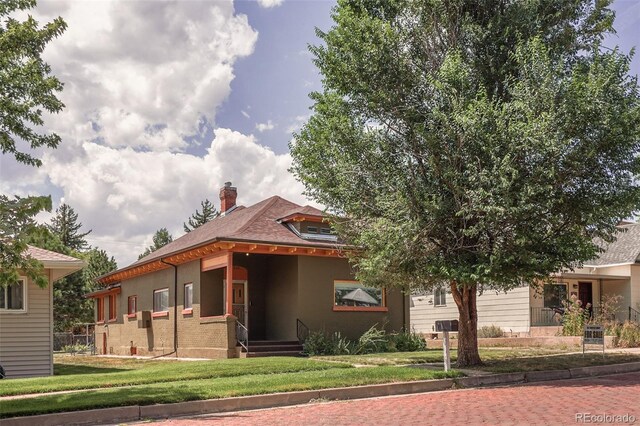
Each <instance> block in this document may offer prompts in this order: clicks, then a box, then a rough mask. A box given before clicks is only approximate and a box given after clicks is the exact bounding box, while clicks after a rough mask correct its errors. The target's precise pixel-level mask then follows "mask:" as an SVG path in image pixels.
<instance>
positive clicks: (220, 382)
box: [0, 364, 462, 418]
mask: <svg viewBox="0 0 640 426" xmlns="http://www.w3.org/2000/svg"><path fill="white" fill-rule="evenodd" d="M334 367H337V366H336V365H335V364H334ZM461 375H462V374H461V373H460V372H458V371H455V370H454V371H449V372H448V373H445V372H444V371H431V370H423V369H412V368H401V367H375V368H331V369H325V370H319V371H303V372H293V373H277V374H250V375H244V376H236V377H223V378H216V379H200V380H181V381H173V382H168V383H155V384H146V385H142V386H130V387H120V388H115V389H99V390H87V391H85V392H82V393H67V394H57V395H43V396H39V397H34V398H24V399H10V400H4V401H1V402H0V404H1V407H0V418H7V417H16V416H26V415H35V414H45V413H55V412H64V411H76V410H89V409H94V408H106V407H120V406H127V405H152V404H167V403H176V402H184V401H195V400H203V399H216V398H228V397H236V396H247V395H263V394H269V393H277V392H293V391H303V390H315V389H327V388H334V387H346V386H360V385H370V384H381V383H392V382H402V381H415V380H429V379H442V378H447V377H459V376H461ZM76 377H77V376H76ZM12 381H13V380H12Z"/></svg>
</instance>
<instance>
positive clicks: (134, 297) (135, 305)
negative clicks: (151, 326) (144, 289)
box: [127, 294, 138, 318]
mask: <svg viewBox="0 0 640 426" xmlns="http://www.w3.org/2000/svg"><path fill="white" fill-rule="evenodd" d="M131 300H133V312H131ZM137 316H138V295H137V294H134V295H131V296H129V297H127V318H136V317H137Z"/></svg>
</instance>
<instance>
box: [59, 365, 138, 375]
mask: <svg viewBox="0 0 640 426" xmlns="http://www.w3.org/2000/svg"><path fill="white" fill-rule="evenodd" d="M127 370H128V369H127V368H114V367H96V366H92V365H73V364H53V375H54V376H70V375H75V374H100V373H116V372H118V371H127Z"/></svg>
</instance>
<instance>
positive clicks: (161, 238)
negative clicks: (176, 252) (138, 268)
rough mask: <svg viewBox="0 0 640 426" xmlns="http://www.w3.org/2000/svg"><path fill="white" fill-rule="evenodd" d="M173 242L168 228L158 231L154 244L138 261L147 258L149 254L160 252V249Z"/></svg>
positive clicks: (154, 237) (154, 236)
mask: <svg viewBox="0 0 640 426" xmlns="http://www.w3.org/2000/svg"><path fill="white" fill-rule="evenodd" d="M171 241H173V237H172V236H171V234H170V233H169V231H167V228H160V229H158V230H157V231H156V233H155V234H154V235H153V244H152V245H150V246H149V247H147V248H146V249H145V250H144V252H143V253H142V254H141V255H139V256H138V260H139V259H142V258H143V257H145V256H147V255H148V254H151V253H153V252H154V251H156V250H158V249H159V248H160V247H163V246H166V245H167V244H169V243H170V242H171Z"/></svg>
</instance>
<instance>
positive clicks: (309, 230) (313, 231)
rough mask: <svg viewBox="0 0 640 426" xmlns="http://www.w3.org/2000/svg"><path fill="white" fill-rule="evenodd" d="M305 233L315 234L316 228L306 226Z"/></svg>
mask: <svg viewBox="0 0 640 426" xmlns="http://www.w3.org/2000/svg"><path fill="white" fill-rule="evenodd" d="M307 232H308V233H309V234H317V233H318V227H317V226H307Z"/></svg>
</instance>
